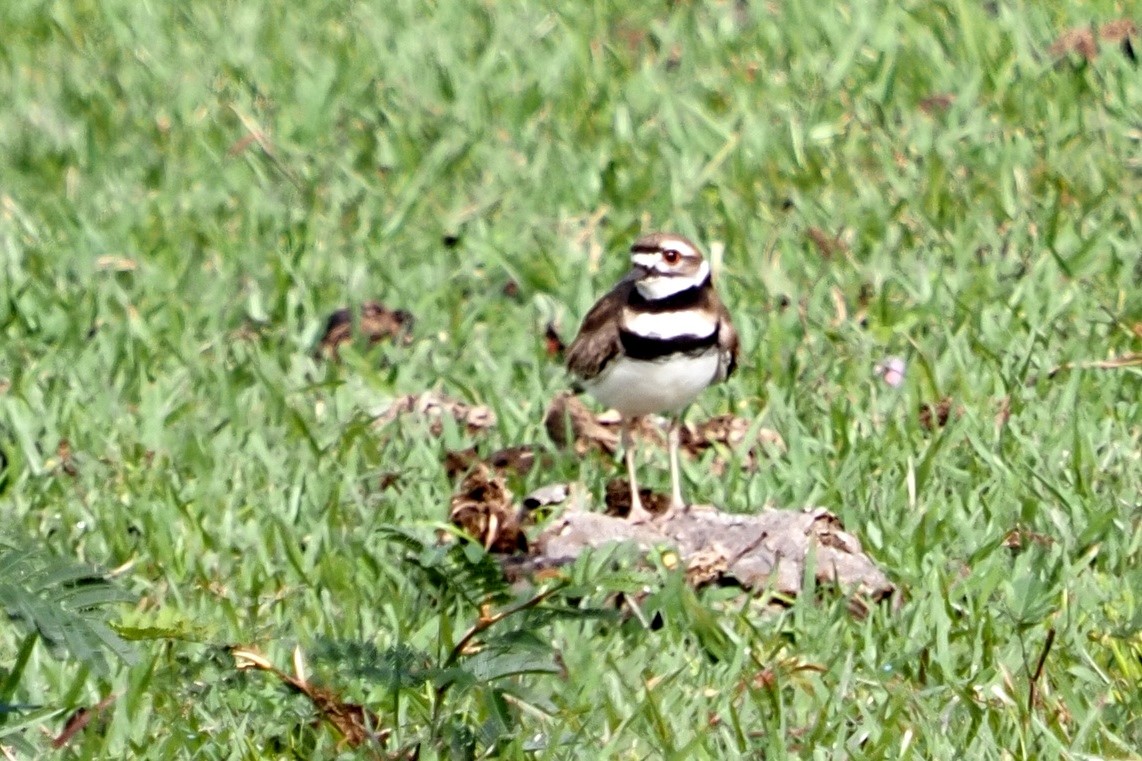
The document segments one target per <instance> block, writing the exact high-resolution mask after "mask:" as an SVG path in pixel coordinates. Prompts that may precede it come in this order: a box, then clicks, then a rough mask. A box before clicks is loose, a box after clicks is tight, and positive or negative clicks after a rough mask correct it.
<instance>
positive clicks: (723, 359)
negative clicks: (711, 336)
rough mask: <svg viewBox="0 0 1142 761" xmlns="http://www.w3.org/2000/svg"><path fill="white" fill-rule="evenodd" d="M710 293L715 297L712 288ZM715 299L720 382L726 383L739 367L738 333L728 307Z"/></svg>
mask: <svg viewBox="0 0 1142 761" xmlns="http://www.w3.org/2000/svg"><path fill="white" fill-rule="evenodd" d="M710 291H711V295H713V289H712V288H711V289H710ZM714 298H715V299H717V305H716V306H717V310H718V351H719V354H720V357H719V362H718V365H719V369H718V380H719V381H724V380H725V379H726V378H728V377H730V375H732V374H733V372H734V370H735V369H737V366H738V332H737V331H736V330H734V323H733V321H732V320H731V319H730V313H729V310H727V309H726V305H725V304H723V303H722V302H721V299H718V298H717V296H714Z"/></svg>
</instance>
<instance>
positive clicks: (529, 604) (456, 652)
mask: <svg viewBox="0 0 1142 761" xmlns="http://www.w3.org/2000/svg"><path fill="white" fill-rule="evenodd" d="M558 589H559V587H557V586H556V587H552V588H550V589H545V590H543V591H542V592H540V593H539V594H537V595H535V596H534V597H532V598H531V599H529V600H526V601H524V602H521V603H520V604H519V605H516V606H515V607H514V608H508V609H507V610H502V611H500V612H499V613H496V614H494V615H491V616H480V618H479V619H478V620H477V621H476V623H474V624H473V625H472V628H471V629H469V630H468V631H467V632H465V633H464V636H463V637H461V638H460V641H459V642H457V643H456V644H455V646H453V648H452V650H451V652H449V653H448V657H447V658H445V659H444V666H445V667H448V666H451V665H452V664H454V663H455V662H456V661H457V660H459V658H460V656H461V655H463V654H464V649H465V648H466V647H467V646H468V643H469V642H471V641H472V639H473V638H474V637H475V636H476V635H478V634H480V633H481V632H484V631H487V630H488V629H490V628H492V627H493V626H495V625H496V624H498V623H499V622H500V621H503V620H504V619H505V618H507V617H508V616H511V615H514V614H515V613H519V612H520V611H521V610H527V609H528V608H534V607H535V606H536V605H539V604H540V603H541V602H543V601H544V600H546V599H547V598H548V597H551V595H553V594H555V592H556V591H557V590H558Z"/></svg>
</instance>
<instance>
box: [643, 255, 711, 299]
mask: <svg viewBox="0 0 1142 761" xmlns="http://www.w3.org/2000/svg"><path fill="white" fill-rule="evenodd" d="M652 273H653V270H652ZM709 276H710V265H709V264H708V263H707V262H706V261H704V260H703V261H702V263H701V264H700V265H698V271H697V272H695V273H694V274H693V275H692V276H691V277H679V276H677V275H674V276H671V275H659V274H650V275H647V276H646V277H644V278H641V279H639V280H637V281H635V284H634V287H635V288H637V289H638V292H639V294H641V295H642V297H643V298H644V299H646V300H647V301H658V300H659V299H665V298H668V297H670V296H673V295H674V294H676V293H681V292H682V291H684V290H686V289H687V288H693V287H694V286H697V285H701V284H702V283H703V282H704V281H705V280H706V278H708V277H709Z"/></svg>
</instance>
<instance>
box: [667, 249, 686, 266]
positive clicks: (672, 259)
mask: <svg viewBox="0 0 1142 761" xmlns="http://www.w3.org/2000/svg"><path fill="white" fill-rule="evenodd" d="M681 258H682V254H680V253H678V252H677V251H675V250H674V249H672V248H668V249H666V250H665V251H663V252H662V259H663V260H664V261H665V262H666V263H667V264H677V263H678V261H679V260H680V259H681Z"/></svg>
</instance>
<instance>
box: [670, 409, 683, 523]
mask: <svg viewBox="0 0 1142 761" xmlns="http://www.w3.org/2000/svg"><path fill="white" fill-rule="evenodd" d="M680 426H681V423H680V422H679V419H678V418H671V420H670V434H669V442H670V511H671V512H676V511H681V510H685V509H686V503H685V502H683V501H682V471H681V469H680V468H679V465H678V447H679V444H680V439H681V436H682V433H681V431H680V430H679V429H680Z"/></svg>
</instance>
